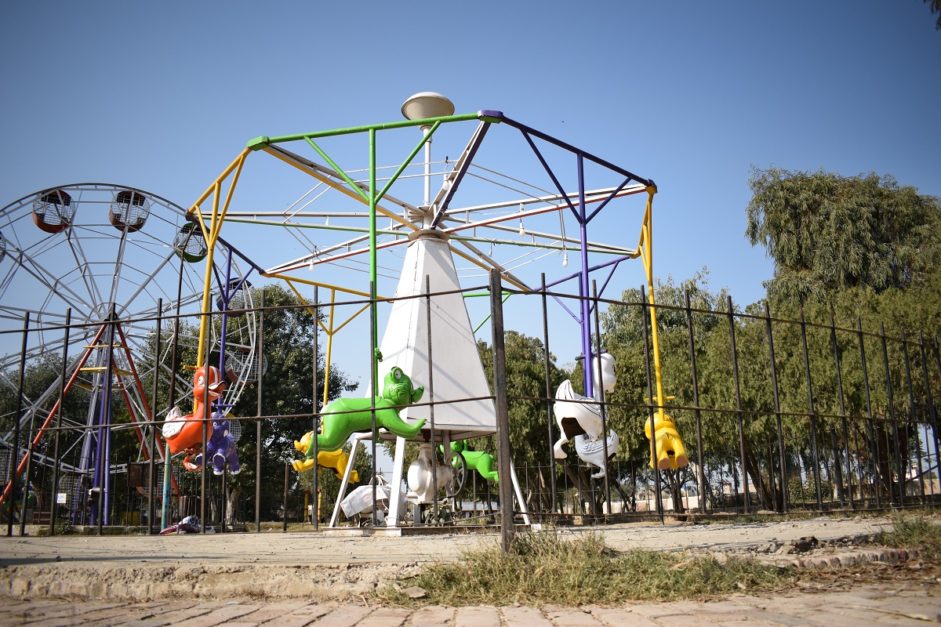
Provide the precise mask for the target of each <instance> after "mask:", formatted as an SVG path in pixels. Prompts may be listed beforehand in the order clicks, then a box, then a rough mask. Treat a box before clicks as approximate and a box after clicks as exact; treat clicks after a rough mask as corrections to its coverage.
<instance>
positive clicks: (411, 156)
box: [376, 120, 441, 202]
mask: <svg viewBox="0 0 941 627" xmlns="http://www.w3.org/2000/svg"><path fill="white" fill-rule="evenodd" d="M439 126H441V121H440V120H439V121H438V122H435V123H434V124H432V125H431V129H430V130H429V131H428V133H427V134H425V136H424V137H422V139H421V141H420V142H418V145H417V146H415V149H414V150H412V152H411V154H409V156H408V157H406V158H405V161H403V162H402V165H400V166H399V169H398V170H396V171H395V174H393V175H392V178H390V179H389V181H388V182H387V183H386V185H385V187H383V188H382V191H381V192H379V196H377V197H376V202H379V201H380V200H382V199H383V197H385V195H386V192H387V191H389V188H390V187H392V184H393V183H395V181H396V180H398V178H399V176H400V175H401V174H402V172H403V171H404V170H405V168H407V167H408V166H409V164H411V163H412V160H413V159H415V155H417V154H418V151H419V150H421V148H422V146H424V145H425V144H426V143H428V142H429V141H431V136H432V135H434V134H435V131H437V130H438V127H439Z"/></svg>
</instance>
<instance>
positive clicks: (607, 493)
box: [585, 280, 611, 516]
mask: <svg viewBox="0 0 941 627" xmlns="http://www.w3.org/2000/svg"><path fill="white" fill-rule="evenodd" d="M591 289H592V296H593V299H592V306H593V307H594V311H595V344H597V346H598V348H597V350H596V351H595V364H594V365H597V367H598V390H597V393H598V400H599V401H601V403H600V405H599V406H600V407H601V446H602V452H603V453H604V502H605V507H606V508H607V513H608V515H609V516H610V515H611V484H610V483H609V475H610V474H611V473H610V472H609V464H608V408H607V405H606V404H605V398H604V395H605V393H604V381H602V380H601V376H602V372H601V324H600V323H599V314H598V309H599V303H600V301H599V300H598V283H597V281H594V280H593V281H592V282H591ZM585 367H586V368H591V367H592V364H585Z"/></svg>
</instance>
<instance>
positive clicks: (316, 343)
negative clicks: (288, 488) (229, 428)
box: [304, 285, 330, 531]
mask: <svg viewBox="0 0 941 627" xmlns="http://www.w3.org/2000/svg"><path fill="white" fill-rule="evenodd" d="M319 325H320V294H319V291H318V289H317V286H316V285H315V286H314V337H313V349H312V350H311V352H312V353H313V356H312V359H313V362H314V363H313V368H312V372H313V375H312V379H313V381H311V385H312V387H313V392H312V393H313V396H312V397H311V407H310V410H311V413H312V414H313V417H312V419H311V422H312V423H313V424H312V425H311V435H310V446H311V447H312V449H313V450H312V452H313V454H314V476H313V481H312V485H311V498H310V500H311V503H310V513H311V518H312V519H313V522H314V531H320V460H319V459H318V454H319V453H320V451H318V450H317V449H318V446H317V434H318V433H319V432H320V428H319V427H320V394H319V392H318V390H317V387H318V377H317V365H318V361H319V359H320V340H319V336H320V328H319ZM327 365H328V364H327V363H326V362H324V373H326V368H327ZM323 389H324V391H327V393H328V394H329V390H330V381H329V379H327V378H326V377H324V382H323ZM304 516H305V517H306V516H307V512H304Z"/></svg>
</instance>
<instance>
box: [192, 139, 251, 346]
mask: <svg viewBox="0 0 941 627" xmlns="http://www.w3.org/2000/svg"><path fill="white" fill-rule="evenodd" d="M249 153H251V151H250V150H248V149H247V148H246V149H244V150H242V152H240V153H239V154H238V156H237V157H236V158H235V159H233V160H232V163H230V164H229V165H228V166H227V167H226V168H225V169H224V170H223V171H222V173H221V174H220V175H219V176H218V177H216V180H214V181H213V182H212V184H211V185H210V186H209V187H208V188H206V191H204V192H203V193H202V195H201V196H200V197H199V199H197V200H196V202H194V203H193V205H192V206H191V207H190V208H189V210H188V211H187V216H188V217H192V218H193V219H194V220H195V221H196V224H198V225H199V229H200V231H202V234H203V238H204V239H205V240H206V248H207V253H206V270H205V273H204V276H203V299H202V303H201V305H200V313H201V314H203V315H202V316H200V319H199V345H198V347H197V350H196V355H197V356H196V363H197V364H202V363H204V362H205V359H206V330H207V329H208V327H209V318H208V316H206V313H207V312H208V311H209V300H210V295H211V293H212V290H211V289H210V288H211V286H212V264H213V257H214V253H215V248H216V242H217V241H218V239H219V232H220V231H221V230H222V224H223V222H224V221H225V216H226V214H227V213H228V212H229V205H230V204H231V203H232V195H233V193H234V192H235V187H236V186H237V185H238V182H239V176H241V174H242V166H243V165H245V159H246V157H248V155H249ZM230 175H231V177H232V178H231V181H230V182H229V189H228V191H227V192H226V195H225V200H224V201H222V208H221V210H220V208H219V201H220V196H221V192H222V184H223V183H224V182H225V181H226V179H228V178H229V176H230ZM210 196H211V197H212V210H211V212H210V214H209V225H208V227H207V225H206V217H205V215H204V213H203V209H202V205H203V203H204V202H206V200H207V199H209V197H210Z"/></svg>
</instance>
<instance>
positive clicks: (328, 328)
mask: <svg viewBox="0 0 941 627" xmlns="http://www.w3.org/2000/svg"><path fill="white" fill-rule="evenodd" d="M280 278H282V279H283V280H284V281H286V282H287V284H288V286H290V288H291V290H292V291H293V292H294V294H295V295H296V296H297V298H298V299H299V300H300V301H301V304H303V305H305V306H306V307H307V308H308V309H309V310H310V311H311V313H314V311H313V306H311V304H310V303H309V302H308V300H307V299H306V298H304V295H303V294H301V292H300V290H298V289H297V287H296V286H295V285H294V282H293V280H291V279H290V278H286V277H280ZM308 283H313V282H311V281H308ZM314 285H317V286H318V287H327V289H329V290H330V315H329V318H328V320H327V324H326V325H324V323H323V322H321V321H320V320H319V319H318V320H315V323H316V324H317V326H319V327H320V328H321V329H323V332H324V333H325V334H326V336H327V355H326V357H325V359H324V386H323V404H324V405H326V404H327V401H328V400H329V394H330V363H331V361H332V360H333V336H334V335H336V334H337V333H339V332H340V331H342V330H343V327H345V326H346V325H348V324H349V323H351V322H352V321H353V320H355V319H356V318H357V316H359V315H360V314H361V313H363V312H364V311H366V310H368V309H369V303H366V304H365V305H363V306H362V307H360V308H359V309H358V310H356V312H355V313H353V315H351V316H350V317H348V318H347V319H346V320H344V321H343V322H342V323H341V324H340V326H336V299H337V292H338V291H339V292H349V291H350V290H346V289H344V288H340V287H335V286H321V285H320V284H316V283H314Z"/></svg>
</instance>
